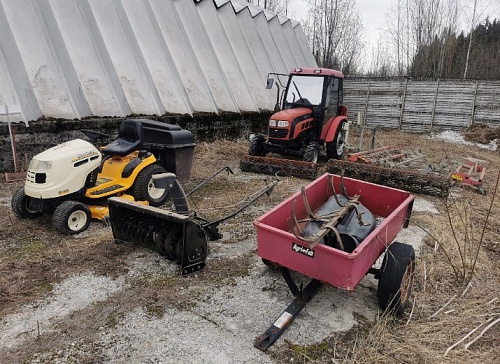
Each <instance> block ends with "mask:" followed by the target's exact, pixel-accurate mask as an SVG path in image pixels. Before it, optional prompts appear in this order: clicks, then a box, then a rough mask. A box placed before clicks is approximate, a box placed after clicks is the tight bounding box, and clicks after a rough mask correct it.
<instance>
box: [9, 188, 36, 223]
mask: <svg viewBox="0 0 500 364" xmlns="http://www.w3.org/2000/svg"><path fill="white" fill-rule="evenodd" d="M30 199H31V197H29V196H26V194H25V193H24V188H20V189H18V190H17V191H16V192H14V194H13V195H12V200H11V201H10V206H11V208H12V212H13V213H14V215H16V217H17V218H19V219H34V218H36V217H38V216H40V215H41V214H42V213H41V212H40V211H34V210H30V208H29V201H30Z"/></svg>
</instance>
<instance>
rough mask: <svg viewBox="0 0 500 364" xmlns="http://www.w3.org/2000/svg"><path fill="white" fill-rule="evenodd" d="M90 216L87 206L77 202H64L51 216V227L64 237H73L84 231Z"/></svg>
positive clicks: (88, 223) (90, 218)
mask: <svg viewBox="0 0 500 364" xmlns="http://www.w3.org/2000/svg"><path fill="white" fill-rule="evenodd" d="M91 220H92V214H91V213H90V209H89V207H88V206H87V205H85V204H84V203H81V202H77V201H64V202H63V203H61V204H60V205H59V206H57V208H56V210H55V211H54V215H52V225H53V226H54V228H56V230H58V231H59V232H61V233H62V234H64V235H74V234H78V233H81V232H82V231H84V230H86V229H87V228H88V227H89V225H90V221H91Z"/></svg>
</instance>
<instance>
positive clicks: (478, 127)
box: [464, 124, 500, 144]
mask: <svg viewBox="0 0 500 364" xmlns="http://www.w3.org/2000/svg"><path fill="white" fill-rule="evenodd" d="M464 139H465V140H467V141H469V142H473V143H481V144H489V143H491V142H492V141H494V140H500V128H491V127H489V126H488V125H486V124H473V125H471V126H470V127H468V128H467V129H465V131H464Z"/></svg>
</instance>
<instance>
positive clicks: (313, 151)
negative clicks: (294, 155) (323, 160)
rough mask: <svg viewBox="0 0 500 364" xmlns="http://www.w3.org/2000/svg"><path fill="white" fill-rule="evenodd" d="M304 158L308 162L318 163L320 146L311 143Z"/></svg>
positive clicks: (305, 151)
mask: <svg viewBox="0 0 500 364" xmlns="http://www.w3.org/2000/svg"><path fill="white" fill-rule="evenodd" d="M302 158H303V159H304V161H306V162H312V163H317V162H318V158H319V146H318V143H316V142H310V143H309V144H307V146H306V148H305V150H304V154H303V155H302Z"/></svg>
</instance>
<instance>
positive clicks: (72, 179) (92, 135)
mask: <svg viewBox="0 0 500 364" xmlns="http://www.w3.org/2000/svg"><path fill="white" fill-rule="evenodd" d="M83 133H84V134H85V135H87V137H88V138H89V139H91V140H97V139H98V138H102V137H108V136H107V135H105V134H102V133H98V132H94V131H90V130H84V131H83ZM194 146H195V144H194V138H193V135H192V133H191V132H189V131H188V130H185V129H182V128H181V127H179V126H177V125H172V124H166V123H162V122H158V121H154V120H147V119H125V120H124V121H123V122H122V123H121V124H120V128H119V132H118V139H117V140H115V141H114V142H112V143H110V144H108V145H106V146H105V147H103V148H102V149H101V150H99V149H97V148H96V147H95V146H94V145H93V144H91V143H90V142H88V141H85V140H82V139H75V140H71V141H69V142H65V143H62V144H59V145H57V146H55V147H52V148H50V149H48V150H46V151H44V152H42V153H39V154H37V155H36V156H34V157H33V159H32V160H31V161H30V164H29V167H28V172H27V176H26V182H25V185H24V187H23V188H21V189H19V190H18V191H16V192H15V193H14V195H13V196H12V201H11V206H12V211H13V212H14V214H15V215H16V216H17V217H18V218H20V219H33V218H36V217H38V216H40V215H42V214H53V215H52V224H53V226H54V227H55V228H56V229H57V230H58V231H60V232H61V233H63V234H67V235H72V234H77V233H80V232H82V231H84V230H86V229H87V228H88V226H89V224H90V221H91V220H92V218H94V219H98V220H103V219H105V218H107V217H108V205H107V200H108V198H109V197H112V196H120V197H123V198H127V199H129V200H132V201H134V200H135V201H141V202H142V203H144V204H149V205H152V206H159V205H161V204H162V203H163V202H164V201H165V200H166V199H167V197H168V195H169V192H168V190H166V189H164V188H156V187H155V186H154V184H153V176H155V175H157V174H162V173H165V172H171V173H175V174H176V175H177V176H178V178H179V179H180V180H181V181H183V182H185V181H187V180H189V178H190V174H191V165H192V161H193V150H194Z"/></svg>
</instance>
